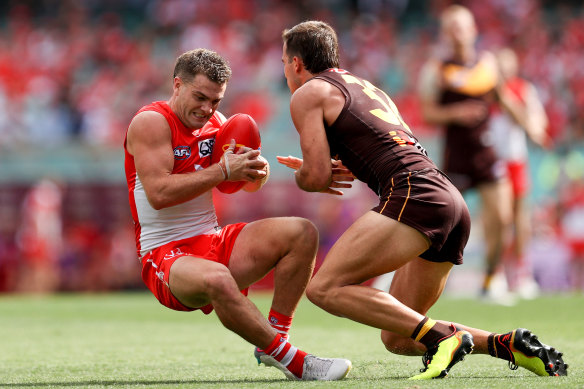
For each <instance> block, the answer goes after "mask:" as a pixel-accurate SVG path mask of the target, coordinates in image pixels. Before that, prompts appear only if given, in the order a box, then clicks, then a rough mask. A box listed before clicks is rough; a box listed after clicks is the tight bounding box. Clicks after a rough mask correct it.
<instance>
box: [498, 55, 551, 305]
mask: <svg viewBox="0 0 584 389" xmlns="http://www.w3.org/2000/svg"><path fill="white" fill-rule="evenodd" d="M496 57H497V62H498V64H499V68H500V75H501V77H502V87H501V93H504V94H506V96H507V99H508V101H510V102H511V103H513V104H516V105H517V109H516V112H519V113H520V115H521V116H522V117H521V122H522V123H524V126H521V125H520V124H519V123H518V122H517V121H516V120H515V119H514V118H513V117H512V115H510V114H509V113H508V112H506V111H504V110H498V112H496V113H495V114H494V115H493V117H492V118H491V120H490V121H489V127H490V129H491V136H492V140H493V143H494V148H495V151H496V153H497V156H498V157H499V158H500V159H501V160H503V161H504V162H505V165H506V168H507V175H508V177H509V182H510V185H511V193H510V194H511V196H512V226H513V229H512V230H511V229H510V231H509V232H510V233H511V236H510V238H511V239H509V240H507V243H508V244H510V246H511V247H510V250H509V251H510V252H509V253H508V255H506V258H505V260H504V267H505V273H506V276H507V283H508V285H509V290H510V291H511V292H514V293H516V294H517V295H518V296H520V297H522V298H534V297H536V296H537V295H538V294H539V286H538V284H537V282H536V281H535V279H534V276H533V268H532V267H531V264H529V263H527V262H526V259H525V248H526V245H527V243H528V242H529V239H530V237H531V227H530V225H531V220H530V219H531V218H530V212H529V208H528V204H527V194H528V192H529V185H530V183H529V166H528V154H527V153H528V144H527V138H529V139H530V140H531V141H532V142H533V143H534V144H536V145H538V146H540V147H548V146H549V145H550V139H549V138H548V137H547V134H546V128H547V126H548V118H547V115H546V113H545V110H544V108H543V105H542V103H541V101H540V99H539V97H538V94H537V90H536V89H535V86H534V85H533V84H532V83H530V82H529V81H527V80H526V79H524V78H521V77H519V63H518V59H517V55H516V54H515V52H514V51H513V50H512V49H510V48H505V49H501V50H499V51H497V52H496Z"/></svg>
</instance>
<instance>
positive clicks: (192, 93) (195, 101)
mask: <svg viewBox="0 0 584 389" xmlns="http://www.w3.org/2000/svg"><path fill="white" fill-rule="evenodd" d="M226 88H227V84H226V83H225V84H217V83H216V82H213V81H211V80H209V78H208V77H207V76H205V75H202V74H197V75H196V76H195V78H193V80H192V81H190V82H184V81H183V80H182V79H180V78H179V77H175V79H174V96H175V106H174V107H173V110H174V111H175V113H176V115H177V116H178V117H179V119H180V120H181V122H182V123H183V124H184V125H185V126H186V127H188V128H201V127H203V126H204V125H205V123H207V121H208V120H209V119H210V118H211V116H213V114H214V113H215V110H216V109H217V107H218V106H219V103H220V102H221V100H222V99H223V96H224V95H225V89H226Z"/></svg>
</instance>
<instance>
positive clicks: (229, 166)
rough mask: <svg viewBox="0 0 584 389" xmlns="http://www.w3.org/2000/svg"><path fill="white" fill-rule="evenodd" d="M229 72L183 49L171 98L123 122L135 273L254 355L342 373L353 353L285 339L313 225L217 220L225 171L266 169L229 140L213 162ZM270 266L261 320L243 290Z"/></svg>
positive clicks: (240, 174)
mask: <svg viewBox="0 0 584 389" xmlns="http://www.w3.org/2000/svg"><path fill="white" fill-rule="evenodd" d="M230 76H231V69H230V68H229V66H228V64H227V63H226V61H225V60H224V59H223V58H222V57H221V56H219V55H218V54H217V53H215V52H213V51H210V50H206V49H197V50H192V51H188V52H186V53H184V54H182V55H181V56H179V58H178V59H177V61H176V65H175V69H174V76H173V93H172V96H171V97H170V99H169V100H168V101H158V102H155V103H152V104H150V105H147V106H145V107H143V108H142V109H140V110H139V111H138V113H137V114H136V116H134V118H133V119H132V121H131V123H130V125H129V127H128V131H127V134H126V140H125V143H124V146H125V168H126V178H127V181H128V189H129V198H130V207H131V211H132V216H133V218H134V223H135V227H136V247H137V250H138V256H139V258H140V261H141V264H142V279H143V280H144V283H145V284H146V285H147V286H148V288H149V289H150V291H151V292H152V293H153V294H154V295H155V296H156V298H157V299H158V300H159V301H160V303H161V304H163V305H165V306H167V307H168V308H171V309H175V310H179V311H193V310H197V309H200V310H202V311H203V312H204V313H206V314H208V313H210V312H211V311H212V310H213V309H214V310H215V312H216V314H217V316H218V318H219V319H220V321H221V323H223V325H224V326H225V327H226V328H227V329H229V330H231V331H233V332H235V333H236V334H238V335H239V336H241V337H242V338H243V339H245V340H247V341H248V342H250V343H251V344H253V345H255V346H256V347H257V349H256V352H255V354H256V357H258V358H260V357H262V358H264V359H266V358H269V359H270V361H273V363H272V365H274V366H276V367H278V368H279V369H280V370H282V371H283V372H284V374H285V375H286V376H287V377H288V378H289V379H302V380H338V379H342V378H343V377H345V376H346V375H347V373H348V371H349V370H350V368H351V362H350V361H348V360H345V359H331V358H317V357H315V356H313V355H310V354H307V353H306V352H304V351H302V350H299V349H297V348H296V347H294V346H293V345H292V344H291V343H290V342H289V341H288V330H289V328H290V324H291V322H292V317H293V315H294V312H295V310H296V307H297V305H298V302H299V300H300V298H301V297H302V295H303V293H304V290H305V289H306V285H307V284H308V280H309V279H310V277H311V275H312V272H313V269H314V261H315V255H316V249H317V239H318V233H317V231H316V229H315V227H314V225H313V224H312V223H311V222H309V221H308V220H306V219H301V218H295V217H289V218H270V219H263V220H258V221H255V222H251V223H248V224H246V223H237V224H233V225H227V226H223V227H220V226H218V224H217V217H216V215H215V210H214V208H213V202H212V192H211V190H212V189H213V188H214V187H216V186H217V185H219V184H221V183H224V182H227V181H229V182H237V181H246V182H248V183H249V185H251V186H257V181H261V180H263V179H264V178H265V176H266V173H267V163H266V161H265V160H263V159H262V158H260V155H259V154H260V152H259V151H258V150H252V149H250V148H246V147H241V148H240V149H239V150H238V151H237V152H236V153H234V152H233V150H234V148H235V146H236V143H235V141H232V142H231V145H230V146H229V147H228V148H227V150H226V151H225V153H224V154H223V156H222V157H221V159H220V160H219V161H218V162H217V163H211V155H212V151H213V143H214V140H215V139H214V138H215V135H216V133H217V131H218V128H219V127H220V126H221V124H222V123H223V122H224V121H225V118H224V117H223V115H221V114H220V113H219V112H218V111H216V110H217V107H218V106H219V103H220V102H221V100H222V99H223V96H224V94H225V90H226V87H227V82H228V80H229V78H230ZM246 185H247V184H246ZM244 189H245V187H244ZM272 269H274V283H275V288H274V298H273V301H272V307H271V310H270V313H269V317H268V319H269V321H268V320H266V319H265V318H264V317H263V315H262V314H261V313H260V311H259V310H258V309H257V307H256V306H255V305H254V304H253V303H252V302H251V301H250V300H249V299H248V298H247V297H246V296H245V294H246V289H247V287H248V286H250V285H251V284H253V283H254V282H256V281H258V280H260V279H262V278H263V277H264V276H265V275H266V274H267V273H268V272H269V271H270V270H272ZM240 291H241V292H240ZM258 361H259V359H258Z"/></svg>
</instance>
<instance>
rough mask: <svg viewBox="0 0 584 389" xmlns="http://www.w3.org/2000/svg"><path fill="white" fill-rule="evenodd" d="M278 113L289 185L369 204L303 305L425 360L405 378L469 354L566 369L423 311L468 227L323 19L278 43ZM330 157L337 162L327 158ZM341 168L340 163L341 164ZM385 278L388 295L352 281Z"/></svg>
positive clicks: (549, 356)
mask: <svg viewBox="0 0 584 389" xmlns="http://www.w3.org/2000/svg"><path fill="white" fill-rule="evenodd" d="M282 37H283V41H284V45H283V53H282V62H283V64H284V74H285V76H286V79H287V83H288V87H289V88H290V91H291V92H292V99H291V102H290V112H291V116H292V120H293V122H294V125H295V127H296V130H297V131H298V133H299V135H300V146H301V149H302V154H303V159H299V158H295V157H278V160H279V162H280V163H282V164H284V165H286V166H288V167H290V168H293V169H295V178H296V183H297V184H298V186H299V187H300V188H301V189H303V190H306V191H310V192H325V193H332V194H342V192H340V191H339V190H338V189H335V188H345V187H349V186H350V184H348V183H346V182H344V181H350V179H348V178H347V177H348V175H349V174H350V173H352V174H354V176H355V177H356V178H358V179H360V180H363V181H365V182H366V183H367V184H368V185H369V187H370V188H371V189H372V190H374V191H375V192H376V193H377V194H378V195H379V198H380V202H379V204H377V205H376V206H374V207H373V209H372V210H371V211H368V212H367V213H366V214H364V215H363V216H361V217H360V218H359V219H358V220H357V221H355V223H354V224H353V225H352V226H351V227H349V229H348V230H347V231H346V232H345V233H344V234H343V235H342V236H341V237H340V238H339V240H338V241H337V242H336V243H335V245H334V246H333V247H332V248H331V250H330V251H329V253H328V254H327V256H326V258H325V260H324V263H323V265H322V267H321V268H320V269H319V271H318V272H317V273H316V275H315V276H314V277H313V279H312V280H311V281H310V284H309V285H308V288H307V290H306V294H307V296H308V298H309V299H310V300H311V301H312V302H313V303H315V304H316V305H318V306H319V307H321V308H323V309H325V310H326V311H328V312H330V313H332V314H334V315H337V316H341V317H346V318H348V319H351V320H354V321H357V322H360V323H363V324H366V325H369V326H372V327H375V328H379V329H381V338H382V341H383V343H384V344H385V346H386V348H387V349H388V350H389V351H391V352H394V353H399V354H403V355H422V354H424V353H425V358H424V359H423V362H424V369H423V371H422V373H421V374H418V375H416V376H414V377H412V378H413V379H430V378H438V377H444V376H446V375H447V374H448V371H449V370H450V368H451V367H452V366H453V365H454V364H456V363H457V362H459V361H461V360H462V359H463V358H464V356H465V355H466V354H468V353H469V352H471V350H472V348H473V338H474V343H475V345H474V349H475V351H476V352H479V353H485V354H486V353H490V354H491V355H493V356H497V357H500V358H503V359H506V360H508V361H510V362H511V363H513V364H515V365H518V366H522V367H525V368H527V369H529V370H531V371H533V372H535V373H536V374H538V375H558V374H559V375H562V374H565V373H566V367H567V366H566V365H565V364H564V363H563V360H562V358H561V353H558V352H557V351H556V350H554V349H552V348H550V347H548V346H545V345H543V344H541V343H539V341H538V340H537V338H536V337H535V335H533V334H531V332H529V331H528V330H525V329H518V330H514V331H511V332H509V333H507V334H504V335H499V334H495V333H491V332H487V331H483V330H479V329H474V328H469V327H464V326H461V325H459V324H456V325H455V324H453V323H450V322H444V321H435V320H432V319H430V318H428V317H427V316H425V314H426V313H427V311H428V310H429V309H430V307H431V306H432V305H433V304H434V303H435V302H436V301H437V300H438V298H439V297H440V294H441V293H442V291H443V289H444V285H445V284H446V280H447V278H448V275H449V273H450V270H451V269H452V267H453V266H454V264H458V263H461V262H462V254H463V249H464V246H465V244H466V241H467V239H468V234H469V230H470V219H469V214H468V209H467V207H466V204H465V203H464V200H463V199H462V196H461V194H460V192H459V191H458V190H457V189H456V188H455V187H454V185H452V183H451V182H450V181H449V179H448V178H447V177H446V176H445V175H444V174H443V173H441V172H440V171H439V170H438V169H437V168H436V166H435V165H434V163H433V162H432V161H431V160H430V159H429V158H428V157H427V156H426V153H425V151H424V149H423V147H422V146H421V145H420V144H419V142H418V141H417V140H416V138H415V137H414V135H413V133H412V132H411V130H410V129H409V128H408V126H407V124H405V122H404V121H403V119H402V118H401V116H400V114H399V112H398V110H397V108H396V106H395V104H394V103H393V102H392V101H391V99H390V98H389V96H387V95H386V94H385V93H384V92H383V91H381V90H380V89H378V88H377V87H375V86H374V85H372V84H371V83H370V82H368V81H367V80H364V79H362V78H359V77H358V76H356V75H353V74H351V73H350V72H348V71H345V70H342V69H339V55H338V43H337V37H336V33H335V32H334V30H333V29H332V28H331V27H330V26H329V25H328V24H326V23H323V22H317V21H308V22H304V23H300V24H298V25H296V26H294V27H293V28H291V29H290V30H285V31H284V33H283V35H282ZM331 157H338V160H335V159H333V160H331ZM341 161H342V162H341ZM391 271H395V274H394V277H393V281H392V284H391V287H390V289H389V292H384V291H381V290H378V289H374V288H371V287H368V286H365V285H362V283H363V282H364V281H367V280H369V279H371V278H374V277H376V276H379V275H381V274H384V273H387V272H391Z"/></svg>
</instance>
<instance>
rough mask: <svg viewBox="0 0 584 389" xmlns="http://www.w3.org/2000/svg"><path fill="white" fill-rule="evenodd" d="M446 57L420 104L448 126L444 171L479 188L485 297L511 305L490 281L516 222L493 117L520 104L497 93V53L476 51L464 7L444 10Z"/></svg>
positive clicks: (463, 186)
mask: <svg viewBox="0 0 584 389" xmlns="http://www.w3.org/2000/svg"><path fill="white" fill-rule="evenodd" d="M441 29H442V35H443V38H444V40H445V42H446V46H447V47H446V49H447V50H448V53H447V55H445V59H434V58H433V59H430V60H429V61H428V62H427V63H426V64H425V65H424V67H423V69H422V72H421V74H420V85H419V89H420V96H421V103H422V104H421V107H422V113H423V115H424V118H425V120H426V121H427V122H429V123H433V124H439V125H442V126H443V127H444V131H445V140H444V146H445V147H444V162H443V169H444V172H445V173H446V174H448V176H449V177H450V179H451V180H452V182H453V183H454V184H455V186H456V187H457V188H458V189H459V190H460V191H462V192H464V191H466V190H468V189H477V191H478V194H479V197H480V200H481V204H482V208H483V209H482V211H483V212H482V215H481V220H482V222H483V230H484V241H485V259H484V263H485V275H484V281H483V285H482V289H481V297H483V298H485V299H489V301H494V302H498V303H502V304H506V305H511V304H512V300H511V299H510V298H505V297H506V296H501V297H496V296H500V295H501V294H502V292H503V291H499V290H493V289H492V288H491V281H492V279H493V277H494V276H495V274H496V273H497V270H498V267H499V264H500V262H501V257H502V251H503V243H504V237H505V235H506V233H507V231H508V228H510V223H511V192H510V186H509V182H508V180H507V177H506V167H505V163H504V162H503V161H502V160H500V159H499V158H498V157H497V155H496V153H495V149H494V147H493V142H492V140H491V139H490V137H489V131H488V121H489V117H490V112H491V110H492V108H493V106H494V104H495V103H497V104H501V105H502V106H503V107H504V108H505V109H506V110H509V112H510V113H511V114H512V115H513V116H518V115H519V114H518V113H517V112H515V111H516V108H515V107H514V106H513V104H512V103H511V102H509V101H508V99H506V98H505V96H503V95H502V94H500V93H498V89H499V88H498V84H499V82H500V80H499V74H498V67H497V62H496V59H495V56H494V55H493V54H492V53H490V52H488V51H484V52H479V51H477V50H476V49H475V42H476V38H477V30H476V25H475V22H474V18H473V15H472V14H471V13H470V11H469V10H468V9H467V8H465V7H463V6H460V5H453V6H450V7H448V8H446V9H445V10H444V12H443V13H442V16H441Z"/></svg>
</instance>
